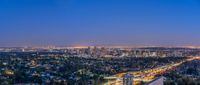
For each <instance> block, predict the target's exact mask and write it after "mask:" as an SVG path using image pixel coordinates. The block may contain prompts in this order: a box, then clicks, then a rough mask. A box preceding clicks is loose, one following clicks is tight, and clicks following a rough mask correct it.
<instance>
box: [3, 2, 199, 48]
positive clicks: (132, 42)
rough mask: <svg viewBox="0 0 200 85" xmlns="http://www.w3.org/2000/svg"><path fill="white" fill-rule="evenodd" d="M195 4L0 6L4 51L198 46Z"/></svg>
mask: <svg viewBox="0 0 200 85" xmlns="http://www.w3.org/2000/svg"><path fill="white" fill-rule="evenodd" d="M199 23H200V1H198V0H0V39H1V40H0V47H4V46H48V45H55V46H71V45H92V46H93V45H100V46H101V45H106V46H109V45H110V46H115V45H121V46H200V38H199V36H200V33H199V32H200V25H199Z"/></svg>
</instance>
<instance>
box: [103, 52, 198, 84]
mask: <svg viewBox="0 0 200 85" xmlns="http://www.w3.org/2000/svg"><path fill="white" fill-rule="evenodd" d="M197 59H198V60H200V56H198V57H189V58H188V59H186V60H184V61H181V62H177V63H172V64H168V65H164V66H161V67H158V68H153V69H146V70H142V71H134V72H125V73H118V74H116V75H113V76H111V77H112V78H116V80H115V81H109V82H107V83H105V84H104V85H123V83H122V82H123V75H124V74H127V73H128V74H132V75H134V84H138V83H137V82H140V81H144V82H149V81H152V80H154V79H155V78H156V75H161V74H164V73H166V72H170V71H172V70H175V69H176V68H177V67H178V66H180V65H182V64H183V63H185V62H189V61H192V60H197ZM108 78H109V77H108Z"/></svg>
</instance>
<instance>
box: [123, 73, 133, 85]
mask: <svg viewBox="0 0 200 85" xmlns="http://www.w3.org/2000/svg"><path fill="white" fill-rule="evenodd" d="M123 85H133V75H131V74H125V75H124V78H123Z"/></svg>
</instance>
